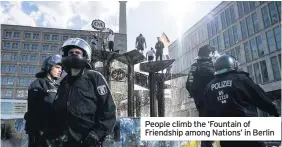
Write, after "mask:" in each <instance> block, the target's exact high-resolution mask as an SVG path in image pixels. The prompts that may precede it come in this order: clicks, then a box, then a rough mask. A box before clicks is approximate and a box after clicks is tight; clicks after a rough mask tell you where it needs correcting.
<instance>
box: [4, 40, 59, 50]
mask: <svg viewBox="0 0 282 147" xmlns="http://www.w3.org/2000/svg"><path fill="white" fill-rule="evenodd" d="M19 48H20V43H19V42H4V43H3V49H19ZM40 48H41V44H36V43H23V45H22V49H23V50H25V51H39V49H40ZM59 49H60V47H59V46H58V45H57V44H56V45H53V44H42V48H41V51H43V52H58V51H59Z"/></svg>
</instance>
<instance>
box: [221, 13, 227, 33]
mask: <svg viewBox="0 0 282 147" xmlns="http://www.w3.org/2000/svg"><path fill="white" fill-rule="evenodd" d="M220 18H221V26H222V29H225V28H226V26H227V25H226V20H225V13H224V12H221V14H220Z"/></svg>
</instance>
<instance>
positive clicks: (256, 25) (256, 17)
mask: <svg viewBox="0 0 282 147" xmlns="http://www.w3.org/2000/svg"><path fill="white" fill-rule="evenodd" d="M252 18H253V22H254V31H255V32H256V33H257V32H259V30H260V25H259V24H260V23H259V20H258V16H257V13H253V14H252Z"/></svg>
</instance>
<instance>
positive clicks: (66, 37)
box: [63, 36, 82, 41]
mask: <svg viewBox="0 0 282 147" xmlns="http://www.w3.org/2000/svg"><path fill="white" fill-rule="evenodd" d="M68 38H69V36H63V41H66V40H67V39H68ZM81 39H82V38H81Z"/></svg>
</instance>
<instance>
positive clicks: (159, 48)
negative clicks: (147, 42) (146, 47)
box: [155, 37, 164, 61]
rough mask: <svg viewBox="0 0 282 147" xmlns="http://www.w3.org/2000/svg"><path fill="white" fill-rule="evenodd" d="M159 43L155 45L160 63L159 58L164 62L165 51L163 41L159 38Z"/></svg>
mask: <svg viewBox="0 0 282 147" xmlns="http://www.w3.org/2000/svg"><path fill="white" fill-rule="evenodd" d="M157 39H158V42H157V43H156V45H155V49H156V50H157V53H156V61H158V57H160V61H162V60H163V50H164V43H163V42H162V41H161V38H160V37H157Z"/></svg>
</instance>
